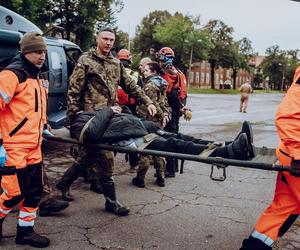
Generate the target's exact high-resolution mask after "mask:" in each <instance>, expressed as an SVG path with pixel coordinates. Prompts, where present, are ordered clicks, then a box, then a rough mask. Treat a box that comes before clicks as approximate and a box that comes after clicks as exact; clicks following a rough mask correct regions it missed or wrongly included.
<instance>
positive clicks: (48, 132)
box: [43, 129, 54, 137]
mask: <svg viewBox="0 0 300 250" xmlns="http://www.w3.org/2000/svg"><path fill="white" fill-rule="evenodd" d="M43 136H44V137H52V136H54V134H52V133H51V132H50V131H49V130H48V129H44V130H43Z"/></svg>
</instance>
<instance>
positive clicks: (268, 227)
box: [241, 66, 300, 250]
mask: <svg viewBox="0 0 300 250" xmlns="http://www.w3.org/2000/svg"><path fill="white" fill-rule="evenodd" d="M276 127H277V132H278V135H279V137H280V143H279V145H278V147H277V150H276V155H277V158H278V160H279V162H280V164H281V165H283V166H290V172H289V173H288V172H280V173H279V174H278V176H277V182H276V189H275V195H274V199H273V201H272V203H271V205H270V206H269V207H268V208H267V209H266V210H265V211H264V212H263V213H262V214H261V216H260V218H259V219H258V221H257V222H256V225H255V226H254V230H253V232H252V233H251V235H250V237H249V238H248V239H245V240H244V241H243V245H242V247H241V250H250V249H251V250H254V249H255V250H268V249H272V246H273V243H274V242H275V241H276V240H277V239H278V237H281V236H282V235H283V234H284V233H285V232H286V231H287V230H288V229H289V228H290V227H291V225H292V224H293V223H294V222H295V220H296V219H297V217H298V215H299V214H300V178H299V177H300V66H299V67H298V68H297V70H296V73H295V75H294V79H293V83H292V85H291V87H290V89H289V90H288V92H287V94H286V96H285V97H284V99H283V100H282V102H281V103H280V105H279V107H278V110H277V113H276Z"/></svg>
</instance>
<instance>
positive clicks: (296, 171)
mask: <svg viewBox="0 0 300 250" xmlns="http://www.w3.org/2000/svg"><path fill="white" fill-rule="evenodd" d="M290 174H291V175H292V176H296V177H300V160H294V159H293V160H292V163H291V170H290Z"/></svg>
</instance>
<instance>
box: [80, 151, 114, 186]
mask: <svg viewBox="0 0 300 250" xmlns="http://www.w3.org/2000/svg"><path fill="white" fill-rule="evenodd" d="M75 160H76V162H75V164H79V165H81V166H82V167H83V168H82V169H83V172H84V173H82V175H84V176H85V177H86V178H87V180H88V181H89V182H98V181H100V179H101V178H103V177H112V175H113V170H114V154H113V152H111V151H107V150H99V149H96V148H92V147H88V148H87V147H79V150H78V157H77V158H76V159H75Z"/></svg>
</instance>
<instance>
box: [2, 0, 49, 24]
mask: <svg viewBox="0 0 300 250" xmlns="http://www.w3.org/2000/svg"><path fill="white" fill-rule="evenodd" d="M1 5H2V6H3V7H5V8H8V9H10V10H12V11H14V12H16V13H18V14H19V15H21V16H23V17H25V18H26V19H28V20H30V21H31V22H33V23H34V24H35V25H37V26H38V27H39V28H41V29H43V25H44V24H43V23H42V22H41V21H40V18H39V15H38V13H40V12H41V10H42V9H43V8H45V7H46V5H47V1H44V0H11V1H1Z"/></svg>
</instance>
